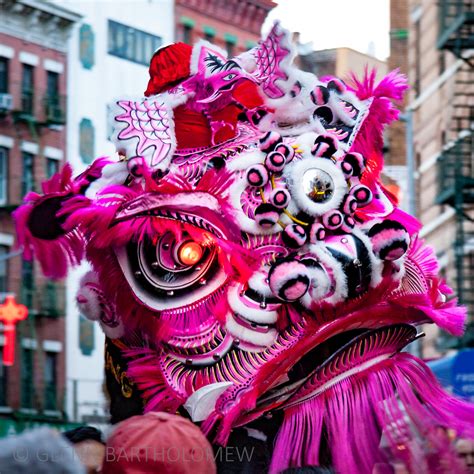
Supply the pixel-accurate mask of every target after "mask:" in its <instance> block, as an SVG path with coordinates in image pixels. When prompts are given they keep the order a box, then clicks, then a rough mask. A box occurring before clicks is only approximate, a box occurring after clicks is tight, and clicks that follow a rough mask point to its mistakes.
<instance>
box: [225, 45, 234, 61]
mask: <svg viewBox="0 0 474 474" xmlns="http://www.w3.org/2000/svg"><path fill="white" fill-rule="evenodd" d="M225 49H226V51H227V57H228V58H231V57H232V56H233V55H234V43H231V42H230V41H226V42H225Z"/></svg>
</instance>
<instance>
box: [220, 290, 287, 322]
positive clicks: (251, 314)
mask: <svg viewBox="0 0 474 474" xmlns="http://www.w3.org/2000/svg"><path fill="white" fill-rule="evenodd" d="M227 301H228V302H229V306H230V308H231V309H232V311H234V312H235V313H237V314H239V315H240V316H243V317H244V318H245V319H247V320H249V321H251V322H254V323H257V324H273V323H275V322H276V321H277V319H278V313H277V312H276V311H267V310H265V309H260V308H258V309H257V308H249V307H248V306H245V304H244V302H243V301H242V300H241V299H240V298H239V288H238V287H237V286H233V287H231V288H229V291H228V293H227Z"/></svg>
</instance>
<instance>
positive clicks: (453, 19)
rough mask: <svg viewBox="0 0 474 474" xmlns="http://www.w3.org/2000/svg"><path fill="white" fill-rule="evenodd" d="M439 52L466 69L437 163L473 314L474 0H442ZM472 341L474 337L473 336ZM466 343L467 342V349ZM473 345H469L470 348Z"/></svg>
mask: <svg viewBox="0 0 474 474" xmlns="http://www.w3.org/2000/svg"><path fill="white" fill-rule="evenodd" d="M439 13H440V18H439V19H440V30H439V37H438V48H439V49H441V50H448V51H451V52H452V53H453V54H454V55H455V56H456V57H457V58H459V59H462V60H463V61H464V64H463V65H462V66H461V67H460V68H459V69H458V71H457V72H456V76H455V82H454V89H453V94H452V99H451V104H450V106H451V118H450V122H449V128H448V130H447V131H446V138H445V142H446V144H445V146H444V148H443V151H442V154H441V156H440V158H439V159H438V182H439V191H438V196H437V199H436V203H437V204H440V205H445V206H451V207H452V208H453V209H454V210H455V216H456V237H455V240H454V255H455V271H456V291H457V295H458V297H459V300H460V302H461V303H462V304H464V305H466V306H467V308H468V312H469V317H470V321H471V322H472V321H473V315H474V55H471V56H469V52H468V50H472V49H474V0H441V1H440V3H439ZM471 337H472V336H471ZM466 343H467V341H465V342H464V344H466ZM469 345H470V344H469Z"/></svg>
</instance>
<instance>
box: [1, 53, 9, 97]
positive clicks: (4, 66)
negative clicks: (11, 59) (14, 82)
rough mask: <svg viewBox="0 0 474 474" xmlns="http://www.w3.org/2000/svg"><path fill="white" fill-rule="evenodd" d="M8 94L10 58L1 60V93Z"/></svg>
mask: <svg viewBox="0 0 474 474" xmlns="http://www.w3.org/2000/svg"><path fill="white" fill-rule="evenodd" d="M7 92H8V58H0V93H3V94H5V93H7Z"/></svg>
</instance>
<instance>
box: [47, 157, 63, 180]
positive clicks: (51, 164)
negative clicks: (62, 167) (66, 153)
mask: <svg viewBox="0 0 474 474" xmlns="http://www.w3.org/2000/svg"><path fill="white" fill-rule="evenodd" d="M59 163H60V162H59V160H55V159H54V158H46V176H47V177H48V178H51V177H53V176H54V175H55V174H56V173H58V172H59Z"/></svg>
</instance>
